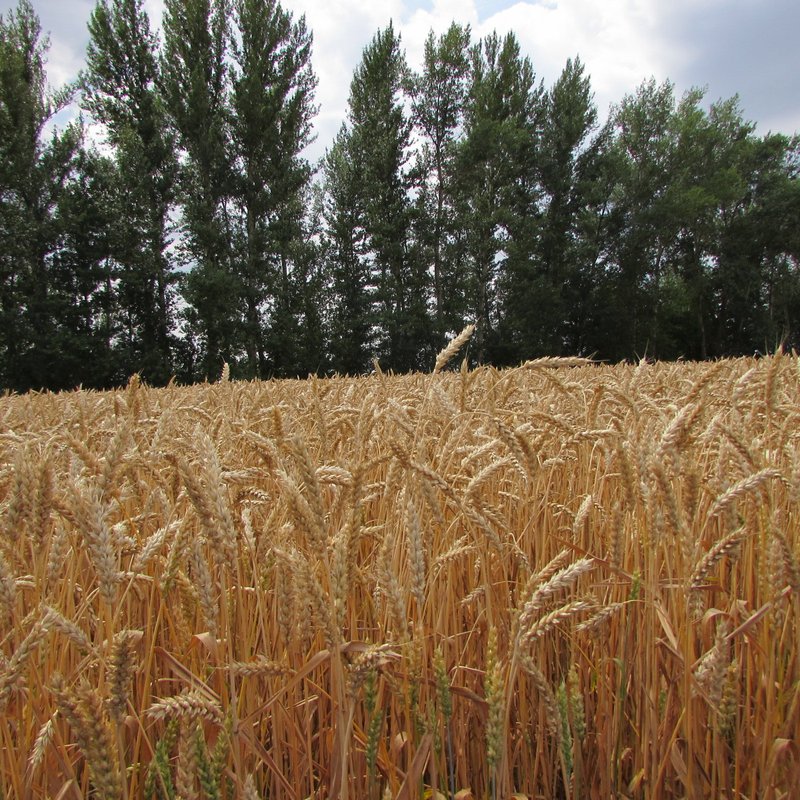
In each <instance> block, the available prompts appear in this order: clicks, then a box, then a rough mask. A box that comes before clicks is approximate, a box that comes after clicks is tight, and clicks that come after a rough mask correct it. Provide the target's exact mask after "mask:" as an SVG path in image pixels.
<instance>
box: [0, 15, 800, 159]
mask: <svg viewBox="0 0 800 800" xmlns="http://www.w3.org/2000/svg"><path fill="white" fill-rule="evenodd" d="M32 3H33V7H34V10H35V11H36V13H37V14H38V16H39V19H40V21H41V23H42V28H43V30H44V32H45V33H49V36H50V51H49V57H48V65H47V70H48V77H49V80H50V82H51V84H52V85H54V86H58V85H61V84H63V83H64V82H66V81H69V80H71V79H74V78H75V77H76V76H77V74H78V71H79V70H80V69H81V68H82V67H83V65H84V57H85V52H86V43H87V39H88V34H87V30H86V23H87V21H88V18H89V14H90V13H91V10H92V8H93V7H94V5H95V0H32ZM16 5H17V3H16V0H0V13H2V14H5V13H6V12H8V11H9V10H11V9H13V8H14V7H16ZM144 5H145V9H146V10H147V12H148V13H149V15H150V20H151V25H152V26H153V27H154V28H157V27H158V25H159V23H160V19H161V11H162V9H163V0H145V3H144ZM283 6H284V8H287V9H288V10H290V11H291V12H292V13H294V14H295V15H296V16H299V15H300V14H305V15H306V22H307V25H308V27H309V28H310V30H311V31H312V32H313V34H314V52H313V63H314V68H315V71H316V74H317V76H318V79H319V86H318V89H317V96H316V102H317V105H318V106H319V108H320V111H319V115H318V117H317V119H316V123H315V129H316V133H317V141H316V143H315V144H314V145H312V147H311V148H309V151H308V153H309V156H310V157H311V158H318V157H320V156H322V155H323V154H324V152H325V149H326V147H328V146H329V145H330V143H331V142H332V140H333V137H334V135H335V134H336V131H337V130H338V128H339V126H340V125H341V123H342V121H343V120H344V118H345V114H346V109H347V98H348V92H349V86H350V80H351V78H352V74H353V70H354V68H355V67H356V65H357V64H358V62H359V61H360V59H361V54H362V51H363V49H364V47H365V46H366V45H367V44H368V43H369V41H370V39H371V38H372V36H373V35H374V34H375V32H376V31H377V30H378V29H379V28H382V27H384V26H386V25H387V24H388V23H389V21H390V20H391V21H392V22H393V23H394V27H395V29H396V30H397V31H399V32H400V34H401V37H402V44H403V46H404V48H405V50H406V55H407V59H408V63H409V65H410V66H411V67H412V69H418V68H420V67H421V64H422V53H423V45H424V42H425V38H426V36H427V34H428V31H429V30H431V29H433V31H434V32H435V33H436V34H439V33H443V32H444V31H445V30H446V29H447V27H448V26H449V25H450V23H451V22H452V21H453V20H455V21H457V22H460V23H462V24H469V25H470V26H471V28H472V35H473V41H476V40H477V39H479V38H480V37H482V36H485V35H487V34H489V33H491V32H492V31H495V30H496V31H497V32H498V33H499V34H501V35H502V34H504V33H506V32H508V31H514V32H515V33H516V35H517V38H518V39H519V41H520V44H521V47H522V51H523V53H524V54H525V55H527V56H529V57H530V59H531V61H532V63H533V67H534V70H535V72H536V74H537V76H538V78H541V79H542V80H543V81H544V85H545V88H547V87H549V86H550V85H551V84H552V83H553V82H554V81H555V80H556V79H557V78H558V76H559V74H560V72H561V70H562V69H563V67H564V65H565V63H566V60H567V59H568V58H574V57H575V56H579V57H580V59H581V61H582V62H583V63H584V65H585V69H586V72H587V73H588V74H589V75H590V76H591V82H592V88H593V91H594V94H595V102H596V104H597V108H598V112H599V118H600V120H601V121H604V120H605V119H606V118H607V116H608V112H609V108H610V106H611V104H613V103H619V102H620V101H621V100H622V98H623V97H624V96H625V95H626V94H629V93H632V92H634V91H635V90H636V88H637V86H639V84H641V83H642V81H644V80H646V79H648V78H650V77H655V78H656V80H658V81H662V80H666V79H669V80H670V81H672V82H673V83H674V84H675V92H676V96H677V97H680V96H681V95H682V94H683V92H684V91H686V90H688V89H690V88H691V87H695V86H699V87H706V88H707V95H706V97H707V99H708V100H709V101H714V100H718V99H720V98H728V97H731V96H732V95H734V94H738V95H739V98H740V104H741V107H742V109H743V113H744V116H745V118H746V119H748V120H750V121H752V122H754V123H756V125H757V127H756V132H757V133H759V134H762V135H763V134H765V133H767V132H768V131H773V132H781V133H786V134H792V133H795V132H800V81H799V80H798V78H799V77H800V48H798V47H797V43H796V34H797V31H798V30H800V3H798V2H797V0H669V1H668V2H667V0H540V2H513V0H284V2H283Z"/></svg>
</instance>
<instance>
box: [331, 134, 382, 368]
mask: <svg viewBox="0 0 800 800" xmlns="http://www.w3.org/2000/svg"><path fill="white" fill-rule="evenodd" d="M356 159H357V152H355V151H354V148H353V146H352V133H351V132H350V131H349V130H348V129H347V127H346V126H344V125H343V126H342V127H341V129H340V130H339V133H338V134H337V136H336V139H335V140H334V143H333V146H332V147H331V148H330V149H329V150H328V151H327V152H326V154H325V159H324V162H323V187H322V188H323V209H322V216H323V220H324V225H325V238H324V241H325V259H326V272H327V273H328V275H329V281H330V294H331V303H330V312H329V320H328V327H329V336H330V355H331V366H332V367H333V369H335V370H336V371H337V372H340V373H343V374H350V375H358V374H359V373H362V372H363V371H364V370H366V368H367V367H368V366H369V361H370V358H371V357H372V355H373V352H374V351H373V341H372V338H373V335H374V326H375V317H374V314H373V309H372V294H373V287H372V284H371V276H370V269H369V264H368V262H367V260H366V250H367V231H366V215H365V211H364V203H363V196H362V192H361V189H362V174H363V171H362V169H361V165H360V164H359V162H358V161H357V160H356Z"/></svg>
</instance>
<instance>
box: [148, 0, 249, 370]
mask: <svg viewBox="0 0 800 800" xmlns="http://www.w3.org/2000/svg"><path fill="white" fill-rule="evenodd" d="M228 13H229V3H228V0H167V1H166V4H165V7H164V18H163V30H164V48H163V51H162V56H161V86H162V92H163V96H164V101H165V105H166V111H167V114H168V115H169V118H170V121H171V123H172V125H173V126H174V128H175V130H176V132H177V138H178V143H179V145H180V147H181V149H182V151H183V153H184V157H183V159H182V162H181V168H180V180H179V187H180V197H179V199H180V203H181V210H182V222H183V229H184V238H183V247H182V252H183V256H184V260H185V261H186V262H187V264H189V265H190V266H191V269H190V271H189V272H188V274H187V277H186V282H185V283H186V285H185V289H184V296H185V298H186V300H187V301H188V303H189V306H190V309H189V311H188V316H189V318H190V322H192V323H193V326H192V327H193V328H194V329H196V331H197V334H198V336H199V338H200V340H201V343H202V351H201V367H200V368H201V374H202V375H204V376H206V377H216V376H217V375H218V374H219V372H220V370H221V369H222V364H223V362H228V363H233V364H234V369H235V361H234V359H235V356H236V355H237V332H238V329H239V324H238V323H239V298H240V295H241V290H240V286H239V281H238V278H237V275H236V274H235V271H234V265H233V253H232V230H231V219H230V207H229V206H230V198H231V194H232V191H233V178H232V176H233V169H232V167H233V165H232V156H231V145H230V131H229V120H228V117H229V100H230V98H229V85H228V75H227V67H226V63H225V59H226V53H227V36H228Z"/></svg>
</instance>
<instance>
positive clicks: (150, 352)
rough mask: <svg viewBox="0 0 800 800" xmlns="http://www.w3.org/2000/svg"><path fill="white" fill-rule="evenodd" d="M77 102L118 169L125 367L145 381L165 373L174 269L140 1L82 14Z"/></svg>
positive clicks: (158, 113)
mask: <svg viewBox="0 0 800 800" xmlns="http://www.w3.org/2000/svg"><path fill="white" fill-rule="evenodd" d="M89 35H90V40H89V46H88V48H87V53H86V58H87V68H86V70H85V72H84V73H83V74H82V76H81V86H82V88H83V93H84V94H83V106H84V108H86V109H87V110H88V111H89V112H90V113H91V114H92V115H93V116H94V117H95V119H97V120H98V121H99V122H101V123H102V124H103V125H104V126H105V129H106V133H107V136H108V141H109V144H110V145H111V146H112V147H113V149H114V154H115V163H116V169H117V206H118V210H119V217H118V230H117V236H116V237H115V242H114V248H115V249H114V257H115V260H116V261H117V262H118V263H119V266H120V269H119V273H118V275H119V299H120V306H121V310H122V312H123V314H124V315H125V317H126V326H125V331H124V332H123V334H122V336H123V341H124V343H125V345H124V346H125V348H126V349H127V352H128V355H127V358H126V362H127V365H128V368H129V369H135V370H137V371H139V372H141V373H142V374H143V375H144V377H146V378H147V379H148V380H150V381H152V382H157V383H160V382H166V381H167V380H168V379H169V378H170V377H171V375H172V372H173V364H172V353H171V333H172V328H173V314H172V304H173V297H172V295H173V291H172V284H173V283H174V280H175V274H174V270H173V269H172V268H171V266H170V264H169V258H168V254H167V250H168V247H169V243H170V242H169V238H170V236H169V214H170V211H171V209H172V207H173V202H174V196H175V182H176V168H177V162H176V155H175V143H174V139H173V137H172V135H171V134H170V132H169V130H168V126H167V119H166V115H165V112H164V107H163V103H162V100H161V96H160V94H159V91H158V81H159V73H158V62H157V58H156V51H157V42H156V38H155V37H154V36H153V34H151V32H150V24H149V20H148V17H147V14H146V13H145V11H144V10H143V8H142V0H99V2H98V4H97V6H96V7H95V9H94V11H93V12H92V15H91V17H90V20H89Z"/></svg>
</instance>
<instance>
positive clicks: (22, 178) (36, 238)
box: [0, 0, 81, 389]
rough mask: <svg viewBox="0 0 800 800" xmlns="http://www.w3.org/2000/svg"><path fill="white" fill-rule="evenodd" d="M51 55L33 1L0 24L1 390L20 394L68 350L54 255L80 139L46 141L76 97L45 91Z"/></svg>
mask: <svg viewBox="0 0 800 800" xmlns="http://www.w3.org/2000/svg"><path fill="white" fill-rule="evenodd" d="M47 47H48V42H47V40H46V39H45V38H43V37H42V34H41V26H40V24H39V20H38V18H37V16H36V14H35V13H34V11H33V6H32V5H31V3H30V2H29V0H20V2H19V5H18V6H17V9H16V11H11V12H9V14H8V16H7V17H3V16H0V385H2V386H5V387H11V388H15V389H27V388H30V387H34V388H40V387H44V386H48V385H49V382H50V378H51V375H52V373H51V370H52V369H53V368H54V366H55V365H56V364H57V363H58V361H59V358H60V355H61V351H62V349H63V347H64V342H63V341H62V340H61V339H60V337H59V336H58V332H57V329H56V317H57V314H56V313H55V312H56V308H55V307H54V302H55V299H54V297H53V294H52V292H51V287H52V275H51V266H52V259H51V254H52V252H53V250H54V249H55V247H56V244H57V240H58V235H59V220H58V214H57V206H58V203H59V201H60V198H61V196H62V194H63V193H64V191H65V187H66V185H67V184H68V182H69V179H70V176H71V175H72V173H73V171H74V167H75V160H76V157H77V154H78V152H79V147H80V140H81V131H80V125H79V124H73V125H69V126H68V127H67V128H66V129H65V130H63V131H57V130H56V131H54V132H53V133H52V134H51V135H50V137H49V139H48V138H47V137H46V134H45V127H46V126H47V124H48V123H49V122H50V121H51V120H52V118H53V117H54V115H55V114H56V113H58V111H60V110H61V109H62V108H64V106H65V105H66V104H67V103H68V102H69V101H70V99H71V94H72V91H73V88H72V87H66V88H64V89H62V90H61V91H57V92H51V91H49V90H48V88H47V77H46V74H45V67H44V59H45V54H46V51H47Z"/></svg>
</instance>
